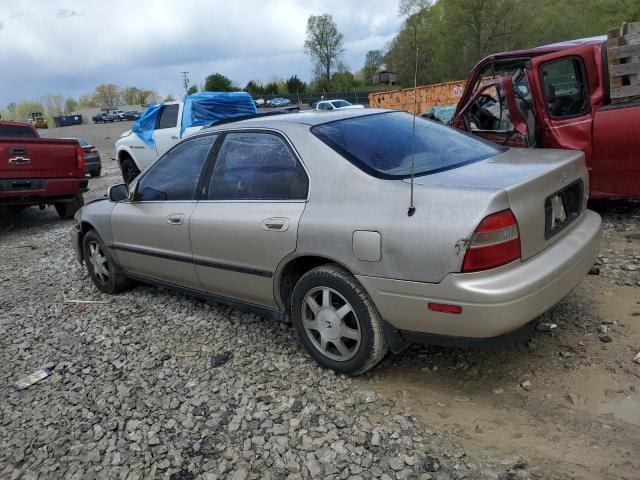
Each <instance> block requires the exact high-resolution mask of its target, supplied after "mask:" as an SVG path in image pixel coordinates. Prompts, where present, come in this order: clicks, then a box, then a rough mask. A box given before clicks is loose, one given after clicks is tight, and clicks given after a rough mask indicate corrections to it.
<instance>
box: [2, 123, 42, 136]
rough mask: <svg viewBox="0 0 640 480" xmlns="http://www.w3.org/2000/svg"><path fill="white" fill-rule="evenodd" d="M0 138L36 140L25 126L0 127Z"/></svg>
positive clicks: (33, 134)
mask: <svg viewBox="0 0 640 480" xmlns="http://www.w3.org/2000/svg"><path fill="white" fill-rule="evenodd" d="M0 137H1V138H4V137H6V138H37V137H36V134H35V133H33V130H31V128H30V127H27V126H26V125H0Z"/></svg>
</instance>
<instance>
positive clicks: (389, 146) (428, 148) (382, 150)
mask: <svg viewBox="0 0 640 480" xmlns="http://www.w3.org/2000/svg"><path fill="white" fill-rule="evenodd" d="M311 131H312V132H313V133H314V134H315V135H316V136H317V137H318V138H319V139H320V140H322V141H323V142H324V143H326V144H327V145H328V146H330V147H331V148H333V149H334V150H335V151H336V152H338V153H339V154H340V155H342V156H343V157H345V158H346V159H347V160H349V161H350V162H351V163H353V164H354V165H356V166H357V167H359V168H360V169H362V170H364V171H365V172H367V173H369V174H371V175H373V176H375V177H379V178H392V179H393V178H397V179H400V178H409V177H410V176H411V157H412V151H413V141H412V140H413V118H412V116H411V115H410V114H408V113H405V112H385V113H378V114H373V115H364V116H358V117H352V118H348V119H345V120H337V121H334V122H329V123H325V124H320V125H316V126H315V127H313V128H312V129H311ZM502 151H503V148H501V147H498V146H497V145H494V144H492V143H489V142H486V141H484V140H481V139H479V138H477V137H474V136H471V135H469V134H466V133H464V132H460V131H459V130H456V129H453V128H450V127H447V126H444V125H440V124H438V123H435V122H431V121H429V120H425V119H424V118H421V117H416V132H415V175H427V174H430V173H436V172H439V171H442V170H448V169H451V168H455V167H459V166H462V165H466V164H468V163H472V162H477V161H480V160H484V159H486V158H490V157H493V156H495V155H497V154H498V153H500V152H502Z"/></svg>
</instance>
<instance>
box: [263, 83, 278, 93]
mask: <svg viewBox="0 0 640 480" xmlns="http://www.w3.org/2000/svg"><path fill="white" fill-rule="evenodd" d="M264 93H265V95H276V94H277V93H278V83H277V82H269V83H267V84H266V85H265V86H264Z"/></svg>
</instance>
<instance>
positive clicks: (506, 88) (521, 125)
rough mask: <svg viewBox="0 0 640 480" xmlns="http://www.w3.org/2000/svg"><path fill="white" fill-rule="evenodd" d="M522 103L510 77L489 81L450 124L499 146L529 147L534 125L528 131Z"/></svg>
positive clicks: (531, 141)
mask: <svg viewBox="0 0 640 480" xmlns="http://www.w3.org/2000/svg"><path fill="white" fill-rule="evenodd" d="M522 105H524V103H523V104H522ZM522 105H520V104H518V103H517V102H516V95H515V93H514V86H513V80H512V78H511V77H510V76H504V77H499V78H495V79H492V80H488V81H486V82H484V83H482V84H481V85H480V86H479V88H478V91H477V93H475V94H474V96H473V97H472V98H471V100H469V102H468V103H467V104H466V105H465V106H464V107H463V108H462V109H461V111H460V114H459V115H457V116H456V118H455V120H454V122H453V126H454V127H456V128H459V129H461V130H466V131H468V132H470V133H473V134H474V135H477V136H479V137H482V138H484V139H485V140H489V141H490V142H494V143H497V144H499V145H507V146H511V147H532V146H533V145H534V143H535V142H534V141H533V138H535V128H533V131H532V132H530V125H529V122H527V120H526V119H525V117H524V115H523V112H522V108H523V107H522ZM529 110H530V109H529ZM529 113H531V112H529ZM531 118H533V114H531ZM531 126H532V127H533V123H531Z"/></svg>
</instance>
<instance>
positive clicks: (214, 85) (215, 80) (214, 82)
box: [204, 73, 236, 92]
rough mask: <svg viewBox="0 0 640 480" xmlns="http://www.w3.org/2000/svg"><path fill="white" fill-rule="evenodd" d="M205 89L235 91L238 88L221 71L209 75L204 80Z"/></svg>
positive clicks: (210, 90) (209, 90)
mask: <svg viewBox="0 0 640 480" xmlns="http://www.w3.org/2000/svg"><path fill="white" fill-rule="evenodd" d="M204 89H205V90H206V91H207V92H233V91H234V90H236V89H235V88H234V87H233V85H232V84H231V80H229V79H228V78H227V77H225V76H224V75H222V74H221V73H214V74H213V75H209V76H208V77H207V78H206V79H205V81H204Z"/></svg>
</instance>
